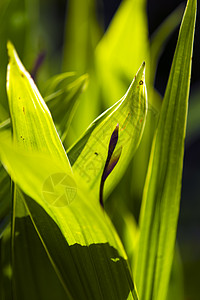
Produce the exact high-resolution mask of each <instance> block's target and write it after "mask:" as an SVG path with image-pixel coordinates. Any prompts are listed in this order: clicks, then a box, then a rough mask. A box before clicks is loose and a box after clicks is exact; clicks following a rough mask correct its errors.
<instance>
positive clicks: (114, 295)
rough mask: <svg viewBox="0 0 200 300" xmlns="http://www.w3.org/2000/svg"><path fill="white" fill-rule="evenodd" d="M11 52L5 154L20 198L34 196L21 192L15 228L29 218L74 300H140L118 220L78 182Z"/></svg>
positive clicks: (1, 140)
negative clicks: (9, 126)
mask: <svg viewBox="0 0 200 300" xmlns="http://www.w3.org/2000/svg"><path fill="white" fill-rule="evenodd" d="M8 47H9V55H10V63H9V69H8V95H9V105H10V110H11V118H12V124H13V140H14V141H13V142H11V139H10V134H9V133H7V132H0V157H1V160H2V162H3V164H4V166H5V168H6V170H7V171H8V173H9V174H10V175H11V178H12V179H13V180H14V182H15V183H16V184H17V186H16V188H17V189H16V191H17V193H18V188H19V187H20V189H21V190H23V192H25V193H26V194H27V195H28V196H29V197H28V196H25V197H21V196H20V197H17V196H16V195H17V194H15V195H14V203H13V205H14V206H13V209H14V211H13V224H17V223H18V224H19V222H20V226H19V227H18V230H19V229H20V228H22V229H23V228H25V227H26V223H27V222H29V220H28V219H27V218H29V216H30V218H31V221H32V224H33V226H34V228H35V230H36V232H37V234H38V236H39V238H40V241H41V242H42V245H43V247H44V249H45V251H46V253H47V256H48V258H49V261H50V263H51V265H52V266H53V269H54V271H55V274H56V275H57V278H58V280H59V282H60V283H61V285H62V287H63V289H64V291H65V294H66V298H67V299H71V298H74V299H102V298H103V299H127V298H128V299H137V295H136V291H135V289H134V285H133V281H132V277H131V273H130V270H129V266H128V263H127V256H126V254H125V251H124V249H123V246H122V244H121V242H120V240H119V238H118V235H117V233H116V232H115V230H114V228H113V225H112V223H111V222H110V220H109V218H108V217H107V216H106V214H105V213H104V212H103V210H102V208H101V207H100V204H99V203H98V202H96V203H95V201H94V199H93V197H94V195H92V194H89V193H88V191H87V193H86V192H85V190H84V187H83V186H82V184H81V180H79V181H78V182H76V181H75V179H74V177H73V174H72V173H71V168H70V165H69V162H68V159H67V156H66V154H65V152H64V149H63V147H62V144H61V142H60V139H59V137H58V135H57V132H56V130H55V127H54V124H53V121H52V118H51V115H50V113H49V111H48V109H47V107H46V104H45V102H44V101H43V99H42V98H41V96H40V94H39V92H38V90H37V88H36V86H35V85H34V83H33V81H32V79H31V78H30V77H29V75H28V74H27V72H26V71H25V70H24V68H23V66H22V64H21V62H20V61H19V58H18V57H17V55H16V52H15V50H14V48H13V46H12V45H11V44H9V45H8ZM142 73H143V71H142ZM14 82H15V88H14ZM140 89H143V85H141V86H140V87H139V88H138V90H140ZM19 192H20V190H19ZM18 195H19V194H18ZM30 197H31V198H30ZM72 198H73V199H72ZM89 198H90V200H89ZM24 199H25V200H24ZM69 199H70V200H71V201H69ZM72 200H73V201H72ZM88 200H89V201H88ZM22 201H23V203H22ZM24 206H25V208H24ZM27 212H28V214H29V216H27ZM23 222H24V224H23ZM13 229H14V228H13ZM27 230H28V229H27ZM31 231H32V229H30V232H31ZM15 233H16V231H15V230H13V233H12V236H13V249H14V254H15V255H17V252H15V249H16V251H17V249H18V248H16V247H15V243H18V241H17V240H15V239H14V234H15ZM22 233H23V232H22ZM22 240H23V239H22ZM21 247H23V245H22V246H21ZM23 251H24V248H23ZM30 255H31V254H30ZM26 258H27V256H26ZM19 259H20V260H23V257H20V258H19ZM30 259H31V257H30ZM26 266H27V264H25V269H26ZM13 267H14V266H13ZM25 269H24V270H25ZM30 275H31V274H30ZM23 278H24V280H25V278H26V277H25V275H24V274H23ZM27 280H28V278H27ZM24 285H25V286H26V283H25V282H24ZM27 286H28V284H27ZM14 288H15V291H16V289H17V291H16V293H18V294H17V295H18V297H19V299H20V296H21V297H23V294H22V293H23V291H20V285H16V286H15V287H14ZM41 297H42V295H41Z"/></svg>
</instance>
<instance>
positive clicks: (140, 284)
mask: <svg viewBox="0 0 200 300" xmlns="http://www.w3.org/2000/svg"><path fill="white" fill-rule="evenodd" d="M195 17H196V1H195V0H189V1H188V4H187V7H186V10H185V14H184V17H183V21H182V24H181V28H180V32H179V38H178V42H177V46H176V51H175V55H174V59H173V63H172V67H171V72H170V76H169V80H168V84H167V88H166V92H165V96H164V100H163V105H162V109H161V113H160V118H159V122H158V127H157V130H156V134H155V137H154V141H153V145H152V150H151V156H150V162H149V168H148V172H147V177H146V183H145V189H144V194H143V200H142V201H143V202H142V211H141V217H140V240H139V247H138V250H137V262H136V269H135V276H136V284H137V289H138V293H139V297H140V298H141V299H144V300H147V299H148V300H149V299H155V300H157V299H165V298H166V294H167V289H168V283H169V277H170V272H171V265H172V260H173V254H174V245H175V239H176V228H177V221H178V215H179V206H180V195H181V179H182V168H183V154H184V139H185V131H186V118H187V107H188V96H189V87H190V75H191V57H192V49H193V37H194V27H195Z"/></svg>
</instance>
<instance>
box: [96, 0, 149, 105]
mask: <svg viewBox="0 0 200 300" xmlns="http://www.w3.org/2000/svg"><path fill="white" fill-rule="evenodd" d="M148 47H149V45H148V27H147V15H146V0H135V1H122V3H121V5H120V6H119V8H118V10H117V12H116V14H115V16H114V17H113V19H112V21H111V23H110V25H109V27H108V29H107V31H106V32H105V34H104V36H103V37H102V39H101V40H100V42H99V44H98V46H97V49H96V53H95V55H96V63H97V72H98V77H99V80H100V86H101V89H102V94H103V101H104V105H105V106H108V105H112V104H113V100H114V99H119V98H120V97H122V95H123V93H125V91H126V89H127V85H128V83H129V82H130V80H131V79H132V78H133V75H134V74H136V72H137V70H138V68H139V65H140V64H141V62H142V61H144V60H145V62H146V64H147V73H148V72H149V71H148V69H149V67H148V64H149V57H148V55H149V53H148V50H149V48H148ZM147 83H148V74H147Z"/></svg>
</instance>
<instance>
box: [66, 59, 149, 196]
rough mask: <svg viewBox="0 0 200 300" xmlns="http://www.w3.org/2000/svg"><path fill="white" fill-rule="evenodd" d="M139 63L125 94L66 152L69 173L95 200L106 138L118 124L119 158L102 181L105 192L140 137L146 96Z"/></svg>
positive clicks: (120, 174)
mask: <svg viewBox="0 0 200 300" xmlns="http://www.w3.org/2000/svg"><path fill="white" fill-rule="evenodd" d="M144 71H145V65H144V63H143V64H142V66H141V68H140V69H139V71H138V73H137V75H136V76H135V78H134V80H133V82H132V83H131V85H130V87H129V89H128V91H127V93H126V94H125V95H124V97H122V99H120V100H119V101H118V102H117V103H116V104H114V105H113V106H112V107H111V108H109V109H108V110H107V111H105V112H104V113H103V114H102V115H100V116H99V117H98V118H97V119H96V120H95V121H93V123H92V124H91V125H90V126H89V128H88V129H87V130H86V132H85V133H84V134H83V136H82V137H81V138H80V139H79V140H78V141H77V142H76V143H75V145H74V146H73V147H72V148H71V149H70V150H69V151H68V156H69V159H70V162H71V164H72V168H73V172H74V174H75V176H76V178H77V179H78V180H84V182H85V184H86V186H87V187H88V189H89V190H91V191H92V192H93V193H94V195H95V197H96V199H98V196H99V188H100V180H101V175H102V172H103V168H104V165H105V162H106V158H107V153H108V145H109V141H110V137H111V135H112V132H113V130H114V129H115V127H116V125H117V124H119V138H118V142H117V146H116V151H117V150H118V149H119V148H121V149H122V151H121V156H120V159H119V162H118V163H117V165H116V167H115V169H114V170H113V172H112V173H111V174H110V175H109V178H108V179H107V181H106V186H105V188H106V193H109V192H110V191H111V190H112V189H113V187H114V186H115V185H116V184H117V183H118V181H119V180H120V178H121V177H122V176H123V173H124V171H125V169H126V167H127V165H128V163H129V162H130V159H131V158H132V157H133V155H134V153H135V151H136V149H137V147H138V145H139V143H140V140H141V137H142V133H143V130H144V126H145V121H146V115H147V96H146V85H145V78H144Z"/></svg>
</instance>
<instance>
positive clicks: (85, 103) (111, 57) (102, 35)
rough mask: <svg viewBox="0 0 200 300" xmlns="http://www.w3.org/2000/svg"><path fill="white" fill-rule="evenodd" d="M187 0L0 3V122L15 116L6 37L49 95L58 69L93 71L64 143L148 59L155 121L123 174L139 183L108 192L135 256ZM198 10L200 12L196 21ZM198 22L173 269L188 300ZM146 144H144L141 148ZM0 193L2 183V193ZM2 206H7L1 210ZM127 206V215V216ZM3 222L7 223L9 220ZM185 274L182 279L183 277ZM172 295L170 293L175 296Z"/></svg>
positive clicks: (198, 119)
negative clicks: (159, 123) (134, 241)
mask: <svg viewBox="0 0 200 300" xmlns="http://www.w3.org/2000/svg"><path fill="white" fill-rule="evenodd" d="M121 2H123V3H121ZM133 3H134V4H133ZM181 3H182V1H172V0H171V1H165V2H164V3H163V2H161V1H158V0H149V1H147V3H146V1H141V0H140V1H137V0H135V1H117V0H109V1H108V0H102V1H100V0H98V1H94V0H86V1H82V0H72V1H70V0H68V1H64V0H63V1H62V0H59V1H58V0H57V1H56V0H49V1H45V0H34V1H30V0H15V1H13V0H2V1H1V3H0V41H1V43H0V89H1V104H0V105H1V106H0V123H1V122H5V120H7V118H9V110H8V104H7V103H8V102H7V96H6V68H7V62H8V59H7V52H6V43H7V40H8V39H10V40H11V41H12V42H13V43H14V45H15V47H16V49H17V50H18V53H19V56H20V57H21V59H22V60H23V62H24V65H25V66H26V68H27V69H28V70H29V72H30V73H31V74H32V76H33V77H34V79H35V81H36V83H37V85H38V86H39V88H40V90H41V92H42V95H43V96H47V97H48V95H49V94H50V91H48V89H47V87H48V84H47V83H46V81H47V80H48V79H49V78H50V77H52V76H53V75H55V74H58V73H61V72H76V74H77V75H78V76H79V75H83V74H85V73H88V74H89V83H88V87H87V89H86V90H85V91H84V93H82V94H81V95H80V96H79V100H78V101H79V105H76V106H77V107H76V114H75V115H74V113H75V109H74V112H73V115H74V118H73V120H72V123H71V124H70V130H69V131H68V128H67V130H66V132H65V135H64V136H63V137H62V140H63V142H64V145H65V147H66V149H68V148H69V146H71V145H72V144H73V142H75V140H76V139H77V138H78V137H79V136H80V135H81V133H82V132H83V131H84V130H85V129H86V128H87V126H88V125H89V124H90V122H91V121H92V120H93V119H94V118H95V117H97V116H98V115H99V114H100V113H101V112H102V111H103V110H104V109H106V108H108V107H109V106H110V105H112V104H114V102H115V101H116V100H118V99H120V98H121V97H122V96H123V95H124V93H125V91H126V89H127V87H128V85H129V84H130V82H131V80H132V77H133V76H134V75H135V74H136V72H137V70H138V68H139V66H140V65H141V63H142V61H143V60H145V61H146V63H147V75H146V76H147V88H148V94H149V101H150V104H149V110H148V120H147V124H149V126H146V130H145V133H144V137H143V140H142V143H141V145H140V148H139V150H138V151H137V153H136V156H135V157H134V160H133V162H132V164H131V165H130V167H129V168H128V170H127V172H126V176H124V177H125V178H127V176H131V177H132V182H134V183H135V184H134V186H127V181H126V179H125V180H122V181H121V182H120V184H119V185H118V187H117V189H116V190H115V191H114V192H113V193H112V194H111V195H108V199H107V202H106V204H105V208H106V210H107V212H108V213H109V215H110V216H111V218H112V220H113V222H114V224H115V226H116V228H117V229H118V232H119V234H120V236H121V238H122V240H123V242H124V244H125V247H126V250H127V252H128V253H129V255H130V257H131V255H133V250H132V248H133V245H130V243H128V237H129V233H128V232H127V228H128V230H130V232H131V234H133V232H134V230H135V221H136V222H137V221H138V216H139V211H140V204H141V198H142V190H143V185H144V178H145V174H146V169H147V163H148V158H149V151H150V147H151V139H152V135H153V132H154V126H155V124H156V121H157V116H158V114H159V110H160V105H161V102H162V97H163V95H164V91H165V87H166V83H167V79H168V75H169V71H170V66H171V62H172V58H173V54H174V49H175V46H176V41H177V35H178V25H179V23H180V21H181V18H182V13H183V7H184V5H183V6H179V4H181ZM183 4H185V3H183ZM120 5H121V6H120ZM177 7H178V8H177ZM146 12H147V13H146ZM198 12H199V8H198ZM198 15H199V13H198V14H197V20H198ZM124 20H126V21H124ZM119 24H120V26H119ZM199 27H200V26H199V22H198V21H197V27H196V34H195V35H196V39H195V43H194V55H193V67H192V77H191V96H190V104H189V116H188V127H187V137H186V148H185V149H186V150H185V158H184V172H183V188H182V200H181V211H180V218H179V225H178V237H177V241H178V246H177V248H178V250H177V254H176V259H175V267H174V269H173V270H174V271H173V272H174V273H175V276H176V272H178V275H177V276H176V277H178V278H179V279H180V282H179V283H178V282H177V281H176V283H175V286H173V280H172V286H173V288H174V289H176V288H177V285H178V284H179V285H180V286H181V285H182V284H183V285H184V291H183V294H184V295H183V299H191V300H195V299H199V298H200V292H199V286H198V283H199V276H200V272H199V269H200V202H199V200H200V199H199V198H200V197H199V195H200V188H199V181H200V159H199V155H198V154H199V152H200V84H199V81H200V72H199V70H200V60H199V52H200V42H199V39H198V36H199V34H200V32H199V31H200V29H199ZM114 32H115V34H113V33H114ZM130 37H131V38H130ZM105 53H106V55H105ZM84 76H87V75H84ZM65 79H66V78H65ZM68 83H69V81H68V82H67V84H68ZM63 86H64V85H63ZM63 86H62V87H63ZM154 88H155V89H154ZM49 103H50V102H49ZM49 106H50V105H49ZM50 109H51V107H50ZM88 112H89V113H88ZM80 114H81V122H80ZM83 116H84V117H83ZM1 124H3V123H1ZM150 124H151V126H150ZM143 149H145V151H142V150H143ZM2 172H3V171H2ZM1 178H4V177H3V176H2V177H1ZM6 184H9V182H6V183H5V182H4V181H3V180H2V182H1V189H2V186H6ZM2 195H3V191H2V190H1V191H0V197H1V196H2ZM3 209H4V208H1V211H3ZM6 209H7V208H5V210H6ZM122 211H123V215H124V216H126V217H124V218H122V214H121V212H122ZM129 212H131V213H129ZM132 214H133V215H134V217H135V218H133V215H132ZM4 222H5V223H6V220H4ZM124 224H125V225H124ZM133 259H134V258H133ZM173 272H172V279H173V275H174V273H173ZM181 274H182V275H183V278H184V283H182V281H181V276H182V275H181ZM169 299H172V298H170V295H169Z"/></svg>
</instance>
